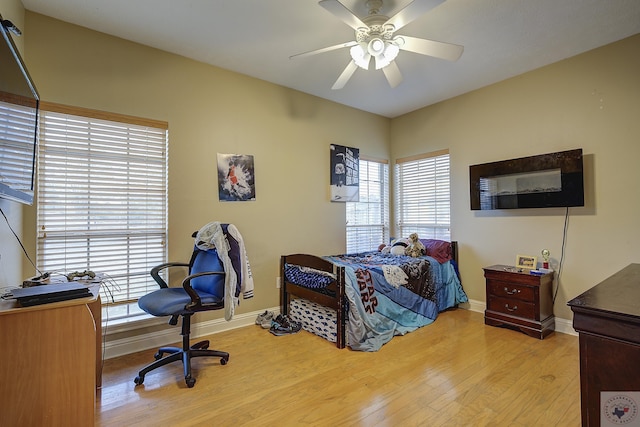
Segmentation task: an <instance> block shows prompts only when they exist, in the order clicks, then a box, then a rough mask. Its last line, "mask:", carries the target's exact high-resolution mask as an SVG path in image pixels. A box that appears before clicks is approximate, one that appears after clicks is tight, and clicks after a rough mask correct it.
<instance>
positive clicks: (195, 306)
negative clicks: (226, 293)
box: [182, 271, 225, 311]
mask: <svg viewBox="0 0 640 427" xmlns="http://www.w3.org/2000/svg"><path fill="white" fill-rule="evenodd" d="M215 274H220V275H223V276H224V274H225V273H224V271H203V272H200V273H195V274H190V275H188V276H187V277H185V278H184V280H183V281H182V287H183V288H184V290H185V291H187V294H189V296H190V297H191V302H190V303H189V304H187V305H186V307H185V308H186V309H187V310H192V311H199V310H201V309H202V308H205V307H206V306H207V305H206V304H202V300H201V299H200V295H198V293H197V292H196V291H195V290H194V289H193V288H192V287H191V280H192V279H195V278H196V277H202V276H213V275H215Z"/></svg>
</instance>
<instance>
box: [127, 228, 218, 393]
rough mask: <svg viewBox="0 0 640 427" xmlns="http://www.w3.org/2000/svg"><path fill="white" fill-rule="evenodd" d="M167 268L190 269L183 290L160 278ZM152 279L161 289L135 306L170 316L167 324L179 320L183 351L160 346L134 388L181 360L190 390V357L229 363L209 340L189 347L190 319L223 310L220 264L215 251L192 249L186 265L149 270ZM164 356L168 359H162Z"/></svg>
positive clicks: (164, 265)
mask: <svg viewBox="0 0 640 427" xmlns="http://www.w3.org/2000/svg"><path fill="white" fill-rule="evenodd" d="M194 235H195V233H194ZM170 267H183V268H184V267H188V268H189V274H188V276H186V277H185V278H184V279H183V280H182V287H174V288H170V287H169V286H168V285H167V283H166V282H165V281H164V280H163V279H162V278H161V277H160V274H159V273H160V271H162V270H164V269H167V268H170ZM151 276H152V277H153V278H154V280H155V281H156V282H157V283H158V285H160V289H158V290H157V291H154V292H151V293H150V294H147V295H145V296H143V297H142V298H140V299H139V300H138V305H139V306H140V308H141V309H143V310H144V311H146V312H147V313H149V314H151V315H154V316H171V319H170V320H169V324H170V325H174V326H175V325H177V324H178V318H179V317H182V332H181V335H182V348H179V347H161V348H160V349H158V352H157V353H156V354H155V356H154V357H155V359H156V360H155V362H153V363H151V364H149V365H147V366H146V367H144V368H143V369H142V370H141V371H140V372H139V373H138V376H137V377H136V378H135V380H134V382H135V383H136V385H140V384H142V383H143V382H144V377H145V375H146V374H147V373H149V372H150V371H152V370H154V369H156V368H159V367H161V366H164V365H166V364H168V363H171V362H175V361H178V360H182V364H183V367H184V379H185V382H186V383H187V387H189V388H191V387H193V386H194V385H195V383H196V379H195V378H193V377H192V376H191V359H192V358H194V357H204V356H213V357H219V358H220V364H221V365H226V364H227V362H228V361H229V353H226V352H223V351H218V350H209V349H208V348H209V341H200V342H198V343H196V344H193V345H190V344H189V334H190V329H191V316H193V315H194V314H195V313H197V312H199V311H208V310H220V309H223V308H224V288H225V273H224V268H223V266H222V262H221V261H220V258H219V257H218V253H217V251H216V250H215V249H211V250H201V249H198V248H197V247H194V250H193V255H192V256H191V260H190V261H189V264H186V263H179V262H170V263H165V264H161V265H159V266H157V267H154V268H153V269H152V270H151ZM165 353H167V354H168V356H166V357H163V355H164V354H165Z"/></svg>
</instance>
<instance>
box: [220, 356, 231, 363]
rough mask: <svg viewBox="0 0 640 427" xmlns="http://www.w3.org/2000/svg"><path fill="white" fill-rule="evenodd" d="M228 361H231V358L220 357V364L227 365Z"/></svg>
mask: <svg viewBox="0 0 640 427" xmlns="http://www.w3.org/2000/svg"><path fill="white" fill-rule="evenodd" d="M228 361H229V358H227V357H223V358H222V359H220V364H221V365H226V364H227V362H228Z"/></svg>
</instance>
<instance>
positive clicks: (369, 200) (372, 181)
mask: <svg viewBox="0 0 640 427" xmlns="http://www.w3.org/2000/svg"><path fill="white" fill-rule="evenodd" d="M359 169H360V201H359V202H348V203H347V206H346V208H347V252H348V253H353V252H363V251H370V250H374V249H377V248H378V246H379V245H380V244H381V243H388V242H389V184H388V176H389V166H388V164H387V162H386V161H382V160H373V159H363V158H362V156H361V157H360V162H359Z"/></svg>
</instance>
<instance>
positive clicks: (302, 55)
mask: <svg viewBox="0 0 640 427" xmlns="http://www.w3.org/2000/svg"><path fill="white" fill-rule="evenodd" d="M357 44H358V42H357V41H355V40H354V41H350V42H346V43H340V44H336V45H333V46H328V47H323V48H322V49H316V50H311V51H309V52H303V53H297V54H295V55H291V56H290V57H289V59H293V58H304V57H306V56H311V55H317V54H318V53H324V52H330V51H332V50H336V49H342V48H343V47H351V46H355V45H357Z"/></svg>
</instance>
